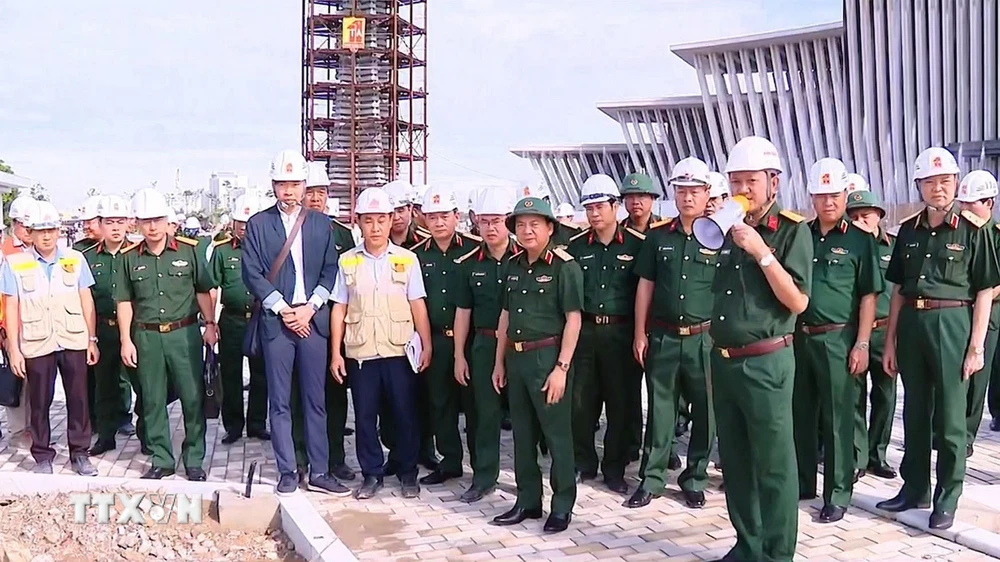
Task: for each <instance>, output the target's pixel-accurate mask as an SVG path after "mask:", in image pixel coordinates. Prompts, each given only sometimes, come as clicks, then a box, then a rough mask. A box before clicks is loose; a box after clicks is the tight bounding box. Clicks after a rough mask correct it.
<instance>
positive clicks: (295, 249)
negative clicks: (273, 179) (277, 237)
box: [271, 203, 325, 314]
mask: <svg viewBox="0 0 1000 562" xmlns="http://www.w3.org/2000/svg"><path fill="white" fill-rule="evenodd" d="M301 212H302V205H296V206H295V209H294V210H293V211H292V212H291V213H286V212H285V211H284V210H283V209H282V208H281V204H280V203H279V204H278V216H279V217H281V225H282V226H284V227H285V236H286V237H289V236H291V235H292V227H293V226H295V221H296V220H298V218H299V213H301ZM276 257H277V256H276ZM288 257H289V258H290V259H291V260H292V266H293V268H294V269H295V288H294V289H293V290H292V304H305V303H306V302H309V303H310V304H312V305H314V306H315V307H316V308H320V307H321V306H323V301H324V300H325V299H323V298H321V297H319V296H316V295H313V297H312V298H308V297H306V281H305V273H304V272H305V267H304V265H303V258H302V230H301V229H300V230H299V232H298V234H297V235H296V236H295V238H294V239H293V240H292V247H291V248H290V249H289V251H288ZM286 308H288V301H286V300H285V299H284V296H283V295H282V298H280V299H278V301H277V302H275V303H274V304H273V305H272V306H271V312H274V313H275V314H278V313H280V312H281V311H282V310H284V309H286Z"/></svg>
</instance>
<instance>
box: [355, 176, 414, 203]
mask: <svg viewBox="0 0 1000 562" xmlns="http://www.w3.org/2000/svg"><path fill="white" fill-rule="evenodd" d="M382 189H383V190H384V191H385V192H386V193H387V194H388V195H389V200H390V201H392V206H393V208H397V209H398V208H399V207H405V206H407V205H409V204H410V203H412V202H413V199H412V197H413V186H412V185H410V182H408V181H406V180H393V181H391V182H389V183H387V184H385V185H384V186H382ZM365 191H367V190H365Z"/></svg>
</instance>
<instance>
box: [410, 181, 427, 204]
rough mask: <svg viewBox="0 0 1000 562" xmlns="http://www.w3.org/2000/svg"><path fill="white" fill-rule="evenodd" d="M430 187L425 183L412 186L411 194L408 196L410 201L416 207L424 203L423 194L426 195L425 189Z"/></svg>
mask: <svg viewBox="0 0 1000 562" xmlns="http://www.w3.org/2000/svg"><path fill="white" fill-rule="evenodd" d="M430 188H431V186H429V185H427V184H426V183H425V184H422V185H415V186H413V190H412V196H411V197H410V201H412V202H413V204H414V205H416V206H417V207H420V206H421V205H423V204H424V195H427V190H428V189H430Z"/></svg>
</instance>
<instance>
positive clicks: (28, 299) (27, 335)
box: [0, 201, 98, 476]
mask: <svg viewBox="0 0 1000 562" xmlns="http://www.w3.org/2000/svg"><path fill="white" fill-rule="evenodd" d="M34 211H35V212H34V213H32V214H31V216H29V217H28V228H29V229H30V230H31V240H32V243H33V248H32V251H31V252H24V253H19V254H11V255H9V256H7V259H6V261H4V264H3V268H2V270H0V285H2V287H0V289H2V291H3V294H4V295H5V296H6V297H7V298H6V304H5V311H4V312H5V315H6V318H7V321H8V324H9V325H11V326H17V325H20V326H21V329H20V330H19V331H18V333H17V337H14V336H13V334H11V337H9V338H8V339H7V350H8V352H9V354H10V366H11V369H12V370H13V371H14V374H16V375H17V376H19V377H21V378H27V379H28V380H29V381H30V384H28V403H29V405H30V406H29V411H30V419H29V431H30V433H31V441H32V443H31V455H32V456H33V457H34V458H35V472H37V473H41V474H52V472H53V468H52V461H53V460H54V459H55V456H56V452H55V450H54V449H53V448H52V445H51V444H50V438H51V436H52V434H51V430H52V428H51V426H50V424H49V407H50V406H51V404H52V396H53V394H54V392H55V384H56V372H57V370H58V372H59V373H61V375H62V381H63V390H64V391H65V392H66V410H67V423H66V425H67V432H66V433H67V435H68V439H69V456H70V462H71V464H72V467H73V470H74V471H76V472H77V473H78V474H80V475H83V476H96V475H97V471H96V470H95V469H94V467H93V465H91V464H90V461H89V460H88V459H87V448H88V447H89V446H90V414H89V412H88V408H87V365H94V364H96V363H97V359H98V351H97V338H96V337H94V334H95V333H96V323H97V317H96V316H95V314H94V299H93V296H92V295H91V294H90V287H91V286H92V285H93V284H94V277H93V275H92V274H91V271H90V267H89V266H88V265H87V260H86V259H85V258H84V257H83V254H82V253H80V252H79V251H77V250H73V249H71V248H59V247H58V245H57V244H58V241H59V227H60V226H61V222H62V221H61V220H60V218H59V213H58V211H56V208H55V206H53V205H52V204H51V203H49V202H47V201H40V202H39V203H38V206H37V208H36V209H34Z"/></svg>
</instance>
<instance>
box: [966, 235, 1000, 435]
mask: <svg viewBox="0 0 1000 562" xmlns="http://www.w3.org/2000/svg"><path fill="white" fill-rule="evenodd" d="M983 228H989V231H990V233H991V234H992V235H993V244H994V246H995V247H996V246H1000V224H996V223H995V222H994V221H993V220H992V219H990V220H989V221H988V222H987V224H986V225H985V226H984V227H983ZM998 329H1000V297H998V298H996V299H993V306H992V307H991V308H990V326H989V330H987V331H986V345H985V346H984V347H985V348H986V353H985V355H984V359H983V361H984V365H983V369H982V370H981V371H979V372H977V373H976V374H975V375H973V376H972V377H971V378H970V379H969V395H968V405H967V406H966V414H965V419H966V422H965V423H966V443H967V445H966V448H967V454H968V453H971V452H972V444H973V443H974V442H975V441H976V434H978V433H979V424H980V423H982V421H983V408H984V406H985V405H986V391H987V388H988V387H989V384H990V379H991V378H992V376H993V356H994V355H995V354H996V350H997V334H998Z"/></svg>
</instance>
